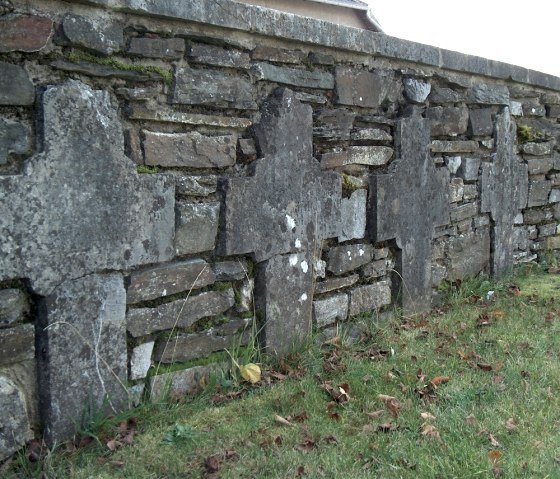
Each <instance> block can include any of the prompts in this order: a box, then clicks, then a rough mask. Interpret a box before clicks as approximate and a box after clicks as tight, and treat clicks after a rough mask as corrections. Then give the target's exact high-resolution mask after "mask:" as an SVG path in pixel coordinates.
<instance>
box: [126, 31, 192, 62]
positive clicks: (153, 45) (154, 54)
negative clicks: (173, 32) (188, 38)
mask: <svg viewBox="0 0 560 479" xmlns="http://www.w3.org/2000/svg"><path fill="white" fill-rule="evenodd" d="M128 53H130V54H131V55H137V56H141V57H146V58H166V59H175V60H178V59H180V58H182V57H183V54H184V53H185V40H183V39H182V38H144V37H134V38H131V39H130V45H129V47H128Z"/></svg>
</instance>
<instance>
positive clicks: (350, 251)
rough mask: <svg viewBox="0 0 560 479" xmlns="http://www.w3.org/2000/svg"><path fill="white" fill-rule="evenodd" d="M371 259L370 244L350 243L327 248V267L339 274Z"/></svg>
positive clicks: (371, 249) (371, 247)
mask: <svg viewBox="0 0 560 479" xmlns="http://www.w3.org/2000/svg"><path fill="white" fill-rule="evenodd" d="M372 259H373V246H372V245H370V244H352V245H347V246H336V247H334V248H331V249H330V250H329V257H328V261H327V269H328V270H329V271H330V272H331V273H333V274H335V275H341V274H344V273H348V272H349V271H352V270H355V269H357V268H359V267H360V266H363V265H364V264H367V263H369V262H370V261H371V260H372Z"/></svg>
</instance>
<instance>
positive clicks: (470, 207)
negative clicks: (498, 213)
mask: <svg viewBox="0 0 560 479" xmlns="http://www.w3.org/2000/svg"><path fill="white" fill-rule="evenodd" d="M477 214H478V202H476V201H473V202H471V203H465V204H462V205H460V206H456V207H454V208H451V210H450V211H449V215H450V218H451V221H452V222H454V223H455V222H459V221H464V220H466V219H467V218H472V217H473V216H476V215H477Z"/></svg>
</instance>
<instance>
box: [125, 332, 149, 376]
mask: <svg viewBox="0 0 560 479" xmlns="http://www.w3.org/2000/svg"><path fill="white" fill-rule="evenodd" d="M154 344H155V343H154V341H150V342H148V343H143V344H140V345H139V346H136V347H135V348H134V349H133V350H132V356H131V357H130V375H129V379H131V380H135V379H143V378H145V377H146V374H148V369H150V366H151V365H152V352H153V350H154Z"/></svg>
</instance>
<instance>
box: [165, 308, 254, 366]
mask: <svg viewBox="0 0 560 479" xmlns="http://www.w3.org/2000/svg"><path fill="white" fill-rule="evenodd" d="M247 327H248V322H247V321H245V320H244V319H239V320H234V321H230V322H229V323H226V324H224V325H222V326H218V327H217V328H213V329H209V330H208V331H206V332H203V333H197V334H184V335H183V334H182V335H179V336H175V337H174V338H171V339H170V340H169V342H162V343H160V344H159V345H158V346H157V348H156V351H155V353H154V359H155V361H158V362H162V363H165V364H169V363H174V362H182V361H189V360H191V359H196V358H203V357H206V356H208V355H210V354H212V353H213V352H216V351H221V350H223V349H227V348H231V347H232V346H234V345H241V346H243V345H245V344H247V341H248V340H249V335H248V334H243V333H244V332H245V333H247Z"/></svg>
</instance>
